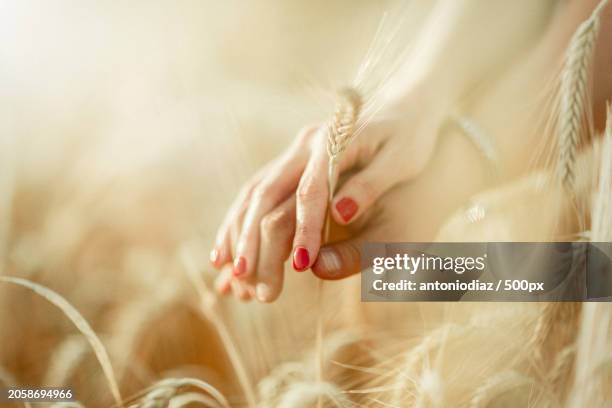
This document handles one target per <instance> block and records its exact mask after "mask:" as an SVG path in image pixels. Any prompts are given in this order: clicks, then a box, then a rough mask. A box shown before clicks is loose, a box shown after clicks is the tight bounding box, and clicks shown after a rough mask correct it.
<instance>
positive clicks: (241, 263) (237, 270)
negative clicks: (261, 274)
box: [232, 256, 246, 276]
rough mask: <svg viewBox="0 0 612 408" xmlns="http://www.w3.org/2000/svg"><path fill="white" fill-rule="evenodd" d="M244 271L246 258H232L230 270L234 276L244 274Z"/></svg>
mask: <svg viewBox="0 0 612 408" xmlns="http://www.w3.org/2000/svg"><path fill="white" fill-rule="evenodd" d="M245 272H246V259H244V256H241V257H238V258H237V259H234V269H233V270H232V273H233V274H234V276H242V275H244V274H245Z"/></svg>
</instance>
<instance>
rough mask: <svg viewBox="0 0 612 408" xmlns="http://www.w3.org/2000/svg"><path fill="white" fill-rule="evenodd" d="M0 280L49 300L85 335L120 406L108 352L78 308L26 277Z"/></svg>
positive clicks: (2, 278)
mask: <svg viewBox="0 0 612 408" xmlns="http://www.w3.org/2000/svg"><path fill="white" fill-rule="evenodd" d="M0 282H6V283H11V284H14V285H18V286H22V287H24V288H26V289H29V290H31V291H32V292H34V293H36V294H37V295H39V296H41V297H42V298H44V299H46V300H47V301H49V302H50V303H51V304H53V305H54V306H56V307H57V308H58V309H60V310H61V311H62V312H63V313H64V315H66V317H68V318H69V319H70V321H72V323H73V324H74V325H75V326H76V328H77V329H79V331H80V332H81V333H82V334H83V336H85V338H86V339H87V341H88V342H89V344H90V345H91V348H92V349H93V351H94V353H95V355H96V357H97V358H98V361H99V362H100V366H102V371H103V372H104V375H105V376H106V379H107V381H108V384H109V387H110V390H111V393H112V395H113V398H114V399H115V403H116V404H117V405H118V406H120V407H122V406H123V404H122V402H121V393H120V392H119V385H118V384H117V380H116V378H115V374H114V371H113V366H112V365H111V361H110V358H109V356H108V353H107V352H106V348H104V345H103V344H102V342H101V341H100V338H98V336H97V335H96V332H94V330H93V329H92V328H91V326H90V325H89V323H87V320H85V318H84V317H83V316H82V315H81V314H80V313H79V311H78V310H76V308H75V307H74V306H72V305H71V304H70V303H69V302H68V301H67V300H66V299H64V298H63V297H62V296H61V295H59V294H58V293H56V292H54V291H52V290H51V289H49V288H46V287H44V286H42V285H39V284H37V283H34V282H31V281H29V280H27V279H21V278H15V277H11V276H0Z"/></svg>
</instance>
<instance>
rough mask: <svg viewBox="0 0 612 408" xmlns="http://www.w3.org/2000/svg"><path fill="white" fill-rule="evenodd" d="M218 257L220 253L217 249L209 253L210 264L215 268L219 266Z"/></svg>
mask: <svg viewBox="0 0 612 408" xmlns="http://www.w3.org/2000/svg"><path fill="white" fill-rule="evenodd" d="M219 255H220V253H219V250H218V249H217V248H215V249H213V250H212V251H210V263H212V264H213V265H214V266H216V267H218V266H219Z"/></svg>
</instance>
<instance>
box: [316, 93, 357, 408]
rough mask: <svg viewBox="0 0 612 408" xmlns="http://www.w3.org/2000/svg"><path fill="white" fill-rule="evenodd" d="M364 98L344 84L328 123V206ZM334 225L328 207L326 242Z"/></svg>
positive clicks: (319, 340) (319, 331) (319, 345)
mask: <svg viewBox="0 0 612 408" xmlns="http://www.w3.org/2000/svg"><path fill="white" fill-rule="evenodd" d="M362 105H363V101H362V99H361V96H360V94H359V92H357V90H355V89H354V88H348V87H347V88H342V89H340V90H339V91H338V94H337V101H336V110H335V112H334V115H333V117H332V119H331V120H330V122H329V124H328V127H327V154H328V156H329V161H328V167H327V183H328V184H327V188H328V190H327V191H328V207H330V208H331V203H332V200H333V198H334V190H335V188H336V179H337V177H338V174H337V173H338V163H339V162H340V158H341V156H342V154H343V153H344V152H345V150H346V149H347V147H348V146H349V144H350V143H351V142H352V141H353V139H354V138H355V135H356V133H355V126H356V124H357V119H358V118H359V113H360V111H361V108H362ZM330 225H331V216H330V211H329V209H328V211H327V216H326V220H325V228H324V233H323V242H324V243H326V242H328V241H329V238H330V236H329V231H330ZM322 297H323V281H322V280H319V281H318V282H317V289H316V298H317V309H318V310H317V327H316V340H315V341H316V344H315V355H316V356H317V359H316V367H317V371H316V374H317V378H316V380H317V382H318V383H322V382H323V310H322V300H323V299H322ZM321 404H322V399H321V398H318V400H317V407H321Z"/></svg>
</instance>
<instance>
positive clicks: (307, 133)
mask: <svg viewBox="0 0 612 408" xmlns="http://www.w3.org/2000/svg"><path fill="white" fill-rule="evenodd" d="M319 127H320V125H309V126H304V127H303V128H302V129H300V131H299V132H298V134H297V136H296V141H297V143H298V144H299V145H304V144H307V143H308V142H309V141H310V140H311V139H312V136H313V135H314V134H315V133H316V131H317V130H318V129H319Z"/></svg>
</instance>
